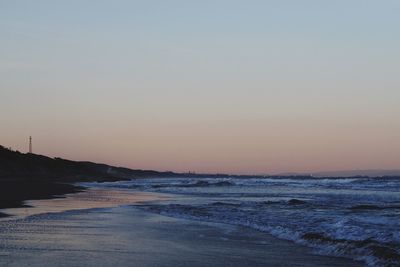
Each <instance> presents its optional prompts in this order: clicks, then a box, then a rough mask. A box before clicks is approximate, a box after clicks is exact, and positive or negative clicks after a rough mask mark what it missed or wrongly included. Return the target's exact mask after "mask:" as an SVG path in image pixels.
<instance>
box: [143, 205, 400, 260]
mask: <svg viewBox="0 0 400 267" xmlns="http://www.w3.org/2000/svg"><path fill="white" fill-rule="evenodd" d="M254 204H255V203H253V204H252V205H254ZM273 204H277V203H273ZM279 204H282V202H279ZM301 204H303V203H301ZM286 205H288V202H287V203H286ZM289 206H290V205H289ZM249 207H250V206H249V205H247V204H244V203H232V202H221V201H217V202H211V203H209V204H207V205H183V204H167V205H145V206H140V208H141V209H145V210H147V211H150V212H155V213H158V214H162V215H166V216H171V217H178V218H185V219H192V220H200V221H208V222H219V223H227V224H234V225H240V226H245V227H249V228H253V229H255V230H258V231H262V232H267V233H270V234H272V235H274V236H276V237H278V238H282V239H286V240H291V241H293V242H295V243H299V244H302V245H306V246H309V247H312V248H313V249H315V251H316V252H317V253H319V254H324V255H331V256H341V257H348V258H353V259H356V260H362V261H364V262H365V263H366V264H368V265H370V266H397V265H399V264H400V244H399V243H398V242H396V239H393V238H391V237H389V236H385V237H382V236H380V239H381V240H379V238H378V239H376V238H375V239H374V238H372V237H371V235H370V234H368V233H364V234H362V231H360V228H358V227H350V226H351V225H352V222H351V220H349V219H347V218H338V220H337V221H336V223H326V224H313V225H310V227H306V224H305V223H304V222H301V221H300V220H297V221H296V219H297V215H294V214H293V218H292V219H291V218H290V217H287V218H286V221H284V219H283V218H282V217H278V218H276V219H275V220H274V219H271V218H273V215H274V214H272V216H271V217H270V219H269V220H268V219H267V218H266V217H264V216H262V213H257V212H256V211H257V209H256V208H255V209H250V208H249ZM270 212H271V210H270ZM300 212H302V211H300ZM272 213H273V212H272ZM314 219H315V218H308V219H307V220H309V221H313V220H314ZM290 220H291V221H290ZM293 226H295V227H293ZM311 229H316V230H319V231H310V230H311Z"/></svg>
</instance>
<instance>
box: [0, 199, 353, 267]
mask: <svg viewBox="0 0 400 267" xmlns="http://www.w3.org/2000/svg"><path fill="white" fill-rule="evenodd" d="M2 224H5V225H7V226H8V227H10V224H9V223H8V222H4V221H3V222H2V221H0V238H1V239H2V240H4V241H5V242H2V243H0V250H1V251H2V255H0V265H2V264H4V265H6V266H18V267H20V266H61V265H62V266H65V264H67V265H68V266H126V265H127V263H131V264H133V265H134V266H188V265H190V266H204V265H209V266H245V265H251V266H283V267H286V266H287V267H288V266H299V267H300V266H301V267H305V266H307V267H317V266H336V267H339V266H361V264H360V263H358V262H355V261H352V260H349V259H345V258H337V257H329V256H320V255H315V254H311V249H309V248H306V247H303V246H300V245H296V244H294V243H292V242H290V241H285V240H280V239H277V238H275V237H273V236H272V235H269V234H267V233H262V232H258V231H255V230H253V229H250V228H246V227H237V226H232V225H226V224H221V223H207V222H198V221H192V220H185V219H177V218H172V217H167V216H163V215H158V214H153V213H150V212H145V211H142V210H139V209H138V208H137V207H134V206H131V205H125V206H119V207H113V208H92V209H85V210H69V211H64V212H58V213H47V214H40V215H35V216H28V217H25V218H23V219H16V220H15V221H14V223H13V225H12V227H11V229H7V230H6V231H1V229H2V227H1V226H2ZM42 226H45V227H46V231H43V228H42ZM21 234H22V235H23V237H24V238H22V239H21V238H20V237H21ZM38 239H43V240H46V242H41V243H37V242H35V240H38ZM99 244H102V245H101V246H99ZM20 247H23V248H24V249H23V250H21V249H19V248H20ZM44 259H46V261H43V260H44ZM44 262H45V263H44ZM61 263H62V264H61Z"/></svg>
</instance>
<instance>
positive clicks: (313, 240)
mask: <svg viewBox="0 0 400 267" xmlns="http://www.w3.org/2000/svg"><path fill="white" fill-rule="evenodd" d="M87 185H90V186H94V187H106V188H124V189H127V190H132V191H146V192H158V193H166V194H170V195H173V196H174V197H171V198H168V199H167V200H163V201H155V202H148V203H145V204H139V205H138V206H137V207H138V208H140V209H142V210H145V211H148V212H152V213H157V214H161V215H166V216H170V217H176V218H184V219H190V220H196V221H206V222H216V223H225V224H231V225H239V226H244V227H249V228H252V229H256V230H258V231H261V232H266V233H269V234H271V235H273V236H275V237H278V238H281V239H285V240H290V241H293V242H295V243H297V244H301V245H304V246H308V247H311V248H312V251H313V253H316V254H321V255H329V256H339V257H346V258H351V259H354V260H357V261H362V262H364V264H365V265H367V266H400V178H399V177H397V178H396V177H379V178H365V177H355V178H312V177H308V178H304V177H300V178H297V177H290V178H287V177H286V178H274V177H257V178H239V177H222V178H146V179H133V180H130V181H120V182H109V183H90V184H87Z"/></svg>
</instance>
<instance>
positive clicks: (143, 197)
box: [2, 188, 169, 219]
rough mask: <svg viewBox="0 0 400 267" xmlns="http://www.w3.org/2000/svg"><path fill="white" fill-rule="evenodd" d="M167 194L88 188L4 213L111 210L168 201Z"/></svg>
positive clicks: (27, 202)
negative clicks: (142, 203) (128, 205)
mask: <svg viewBox="0 0 400 267" xmlns="http://www.w3.org/2000/svg"><path fill="white" fill-rule="evenodd" d="M168 198H169V196H168V195H166V194H157V193H147V192H136V191H132V190H129V191H128V190H124V189H102V188H88V189H87V190H86V191H84V192H80V193H75V194H69V195H66V196H65V197H62V198H55V199H42V200H30V201H26V202H25V204H26V205H27V207H23V208H11V209H4V210H2V212H4V213H6V214H9V215H12V217H8V218H14V219H15V217H25V216H30V215H34V214H42V213H50V212H63V211H67V210H82V209H92V208H110V207H117V206H121V205H127V204H132V203H141V202H148V201H156V200H163V199H168ZM4 219H6V218H4Z"/></svg>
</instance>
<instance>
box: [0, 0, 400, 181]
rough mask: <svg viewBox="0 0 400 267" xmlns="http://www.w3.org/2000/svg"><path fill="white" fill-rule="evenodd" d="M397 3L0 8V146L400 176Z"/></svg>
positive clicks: (115, 158)
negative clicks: (395, 173) (379, 171)
mask: <svg viewBox="0 0 400 267" xmlns="http://www.w3.org/2000/svg"><path fill="white" fill-rule="evenodd" d="M399 13H400V1H397V0H393V1H391V0H382V1H375V0H338V1H325V0H302V1H298V0H291V1H290V0H275V1H274V0H271V1H268V0H265V1H261V0H260V1H258V0H241V1H237V0H213V1H207V0H204V1H190V0H181V1H175V0H168V1H165V0H159V1H156V0H142V1H134V0H132V1H119V0H115V1H94V0H93V1H90V0H85V1H82V0H79V1H78V0H72V1H58V0H49V1H43V0H37V1H28V0H26V1H20V0H8V1H6V0H0V144H2V145H3V146H7V147H12V148H13V149H17V150H20V151H21V152H26V151H27V149H28V137H29V136H30V135H32V136H33V142H34V143H33V149H34V152H35V153H38V154H44V155H48V156H51V157H64V158H68V159H73V160H90V161H95V162H103V163H108V164H113V165H118V166H125V167H130V168H140V169H155V170H172V171H196V172H208V173H214V172H225V173H248V174H272V173H282V172H311V173H312V172H317V171H327V170H347V169H400V73H399V71H400V49H399V47H400V16H399Z"/></svg>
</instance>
